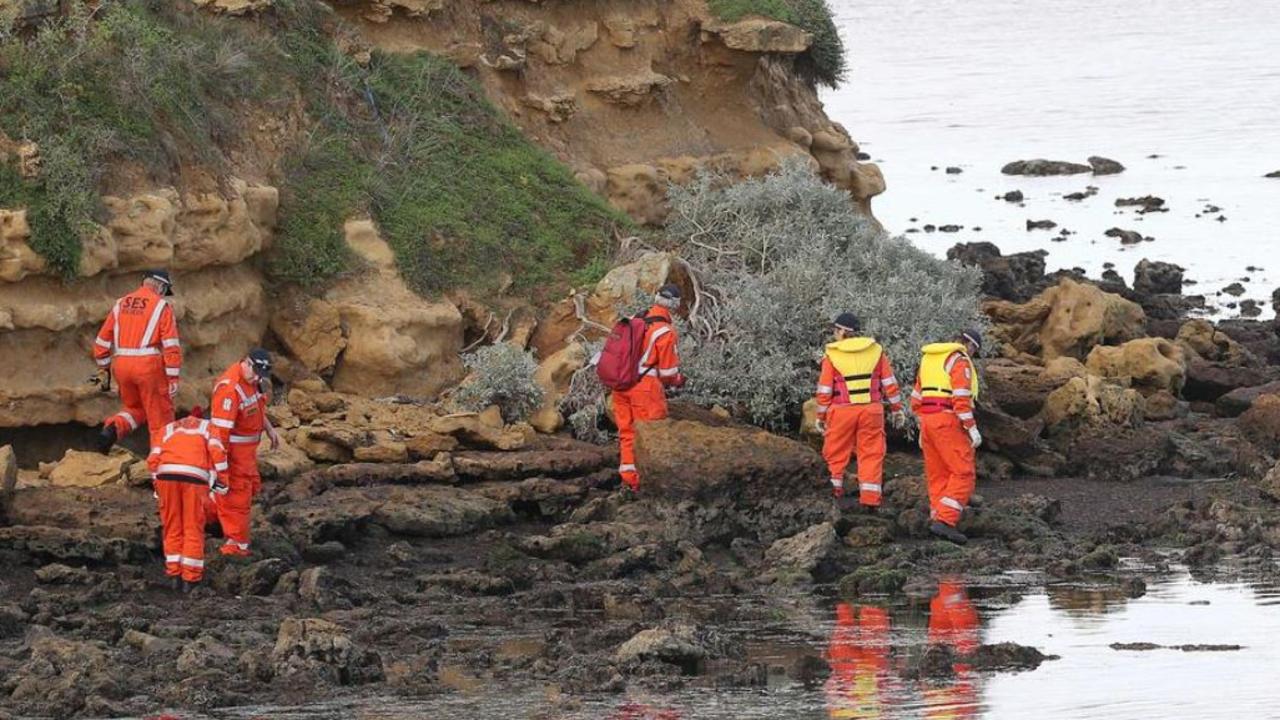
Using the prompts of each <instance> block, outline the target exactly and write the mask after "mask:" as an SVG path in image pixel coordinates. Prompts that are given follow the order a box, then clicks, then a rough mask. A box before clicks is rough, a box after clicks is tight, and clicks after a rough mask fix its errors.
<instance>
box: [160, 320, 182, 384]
mask: <svg viewBox="0 0 1280 720" xmlns="http://www.w3.org/2000/svg"><path fill="white" fill-rule="evenodd" d="M156 331H157V332H158V333H159V334H160V351H161V354H162V355H163V356H164V374H165V375H168V376H169V379H170V380H176V379H177V378H178V376H179V375H181V374H182V343H181V342H180V341H179V340H178V323H177V322H176V321H175V320H174V319H173V307H171V306H170V305H169V304H168V303H166V304H165V306H164V309H163V310H161V311H160V324H159V326H158V327H157V328H156Z"/></svg>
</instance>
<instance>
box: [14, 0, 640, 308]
mask: <svg viewBox="0 0 1280 720" xmlns="http://www.w3.org/2000/svg"><path fill="white" fill-rule="evenodd" d="M347 33H349V30H347V29H345V28H344V27H343V26H342V24H341V23H340V22H339V21H338V20H337V19H336V18H335V16H334V15H333V13H332V11H330V10H328V9H327V7H326V6H324V5H323V4H322V3H320V2H317V0H278V2H277V3H276V4H275V6H274V7H273V10H272V12H271V13H270V14H268V15H267V16H265V17H264V19H263V20H261V21H259V22H258V23H256V24H255V23H251V22H249V21H246V20H225V19H220V18H215V17H211V16H209V15H207V14H205V13H202V12H196V11H193V10H192V9H191V8H190V7H189V6H184V5H181V4H175V3H172V2H169V1H168V0H117V1H116V2H105V3H103V5H102V7H101V8H100V9H99V10H97V11H95V12H93V13H90V12H89V11H87V10H84V9H83V6H82V5H81V4H79V3H76V4H73V6H72V10H71V13H70V14H69V15H68V16H67V17H66V18H64V19H61V20H56V21H53V22H51V23H49V24H47V25H46V26H44V27H43V28H42V29H40V31H39V32H38V33H37V34H36V35H35V36H34V37H31V38H19V37H17V36H6V37H0V130H3V131H4V132H5V133H6V134H8V135H9V136H10V137H11V138H15V139H31V140H34V141H36V142H37V143H38V145H39V147H40V156H41V173H40V176H39V178H38V179H37V180H35V181H25V180H21V179H20V178H18V177H17V175H16V173H14V172H13V170H12V169H5V170H3V171H0V206H5V207H15V206H25V207H27V208H28V216H29V219H30V222H31V224H32V229H33V234H34V238H33V245H34V247H35V249H36V251H37V252H39V253H41V254H42V255H43V256H44V257H45V258H47V259H48V261H49V262H50V264H51V265H52V266H53V267H54V268H56V269H57V270H58V271H59V272H61V273H62V274H63V275H64V276H67V277H71V276H74V275H75V273H76V270H77V268H78V266H79V258H80V251H81V238H82V237H83V236H84V235H85V234H86V233H88V232H91V231H92V228H93V224H92V223H93V222H94V221H100V220H101V219H102V208H101V207H100V201H99V195H100V193H101V191H102V190H103V189H104V188H103V185H104V184H105V182H104V180H106V177H105V175H106V170H105V169H106V168H111V167H126V168H135V169H139V168H140V169H141V171H142V173H143V174H144V175H145V176H146V178H147V181H148V182H151V183H155V184H166V183H174V184H180V179H181V171H182V169H183V168H190V167H199V168H203V169H206V170H209V171H210V172H212V173H213V174H215V175H223V174H225V173H226V172H227V167H228V161H227V157H226V152H227V150H228V149H229V148H231V147H234V146H236V144H237V143H238V142H239V141H241V140H243V139H245V138H246V136H247V133H248V130H246V128H245V117H246V115H247V113H248V111H249V110H251V109H253V108H265V109H268V110H270V111H275V112H280V113H285V112H288V111H289V109H290V105H291V104H292V103H293V102H294V101H295V99H296V98H298V97H300V98H301V99H302V102H303V105H304V107H305V110H306V116H307V119H308V121H309V126H308V127H307V130H306V132H303V133H301V134H300V137H299V138H297V145H296V147H294V148H293V149H292V150H293V151H292V152H291V153H290V154H289V155H288V157H287V159H286V161H285V166H284V167H283V168H282V171H283V174H284V181H283V183H282V184H281V191H282V192H281V196H282V205H281V213H280V224H279V227H278V229H277V237H276V244H275V247H274V249H273V250H272V252H271V253H270V255H269V257H268V261H267V270H268V273H269V274H270V275H272V276H273V277H274V278H276V279H279V280H283V281H288V282H293V283H297V284H302V285H312V284H318V283H322V282H324V281H326V280H329V279H331V278H333V277H335V276H337V275H339V274H341V273H343V272H344V271H347V270H349V269H351V268H352V263H353V260H352V257H351V253H350V252H349V250H348V248H347V247H346V245H345V243H344V242H343V238H342V224H343V221H344V220H346V219H348V218H351V217H355V216H361V215H368V216H371V217H373V219H374V220H375V221H376V222H377V224H378V225H379V227H380V228H381V229H382V232H383V236H384V237H385V238H386V239H387V241H388V243H389V244H390V245H391V246H392V248H393V249H394V250H395V252H396V256H397V260H398V263H399V265H400V267H401V269H402V271H403V273H404V276H405V278H406V279H407V281H408V282H409V284H410V285H411V286H412V287H413V288H414V289H416V290H418V291H419V292H422V293H436V292H440V291H444V290H448V289H450V288H455V287H464V286H465V287H470V288H473V289H476V290H480V291H490V290H493V289H496V288H497V286H498V285H499V284H500V283H501V282H502V280H501V277H500V275H501V274H502V273H503V272H507V273H510V274H511V276H512V279H513V280H514V286H515V287H516V288H517V289H518V290H522V291H529V292H533V291H535V290H537V289H539V288H541V287H546V286H548V285H550V284H552V283H556V282H562V281H564V282H569V281H573V280H579V279H581V275H582V272H583V269H584V268H585V269H591V268H598V267H599V266H600V265H601V263H600V259H601V258H602V257H604V256H605V254H606V250H607V246H608V243H607V242H606V241H607V239H608V238H609V237H610V236H611V234H612V232H613V229H614V228H615V227H617V226H619V225H626V224H627V220H626V219H625V218H624V217H622V216H621V215H619V214H618V213H617V212H615V211H614V210H612V209H611V208H609V207H608V206H607V204H605V203H604V202H603V201H602V200H601V199H599V198H598V197H596V196H595V195H593V194H592V193H591V192H589V191H588V190H587V189H586V188H585V187H583V186H582V185H581V184H580V183H578V182H576V181H575V180H574V178H573V176H572V174H571V173H570V171H569V170H568V168H566V167H565V166H563V165H562V164H560V163H559V162H557V161H556V160H555V159H554V158H553V157H551V156H550V155H549V154H547V153H546V152H544V151H543V150H541V149H540V148H538V147H537V146H535V145H534V144H533V143H531V142H529V141H528V140H527V139H526V138H524V136H523V135H521V133H520V132H519V130H518V129H516V128H515V127H514V126H513V125H512V124H511V123H510V122H509V121H508V120H507V119H506V118H504V117H503V116H502V115H501V114H500V113H499V111H498V110H497V109H496V108H494V107H493V106H492V105H491V104H490V103H489V102H488V101H487V99H486V98H485V97H484V94H483V91H482V90H481V89H480V87H479V86H478V85H477V84H476V83H475V82H474V81H472V80H471V79H470V78H469V77H467V76H466V75H465V74H463V73H462V72H461V71H459V70H458V69H457V68H456V67H454V66H453V65H452V64H450V63H448V62H446V61H444V60H441V59H439V58H436V57H433V56H431V55H428V54H425V53H420V54H414V55H394V54H383V53H374V54H373V56H372V60H371V61H370V62H369V63H367V65H365V66H362V65H360V64H358V63H357V62H355V61H354V60H353V59H352V58H351V57H349V56H348V55H346V54H345V53H343V52H341V51H340V50H339V46H338V43H337V42H335V37H337V38H339V39H341V40H348V41H349V40H350V39H351V38H349V37H343V36H344V35H345V34H347Z"/></svg>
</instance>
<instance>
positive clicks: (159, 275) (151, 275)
mask: <svg viewBox="0 0 1280 720" xmlns="http://www.w3.org/2000/svg"><path fill="white" fill-rule="evenodd" d="M142 278H143V279H144V280H158V281H160V282H162V283H164V294H165V295H172V294H173V279H172V278H170V277H169V271H168V270H148V271H146V272H145V273H143V274H142Z"/></svg>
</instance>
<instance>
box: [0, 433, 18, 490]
mask: <svg viewBox="0 0 1280 720" xmlns="http://www.w3.org/2000/svg"><path fill="white" fill-rule="evenodd" d="M17 484H18V456H17V455H16V454H15V453H14V452H13V446H12V445H4V446H0V494H8V493H10V492H13V488H14V487H15V486H17Z"/></svg>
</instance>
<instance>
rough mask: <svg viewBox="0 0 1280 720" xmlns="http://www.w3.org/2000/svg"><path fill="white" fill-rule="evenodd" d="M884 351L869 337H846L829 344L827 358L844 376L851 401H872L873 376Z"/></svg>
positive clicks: (862, 402)
mask: <svg viewBox="0 0 1280 720" xmlns="http://www.w3.org/2000/svg"><path fill="white" fill-rule="evenodd" d="M883 353H884V351H883V350H882V349H881V347H880V345H879V344H878V343H876V341H875V340H874V339H872V338H868V337H856V338H845V339H844V340H837V341H836V342H833V343H830V344H828V345H827V359H828V360H830V361H831V365H832V366H833V367H835V369H836V372H837V373H839V374H840V375H841V376H842V377H844V382H845V386H846V387H847V388H848V390H849V402H850V403H852V404H854V405H865V404H867V403H869V402H871V376H872V375H873V374H875V371H876V365H879V364H880V356H881V355H882V354H883Z"/></svg>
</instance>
